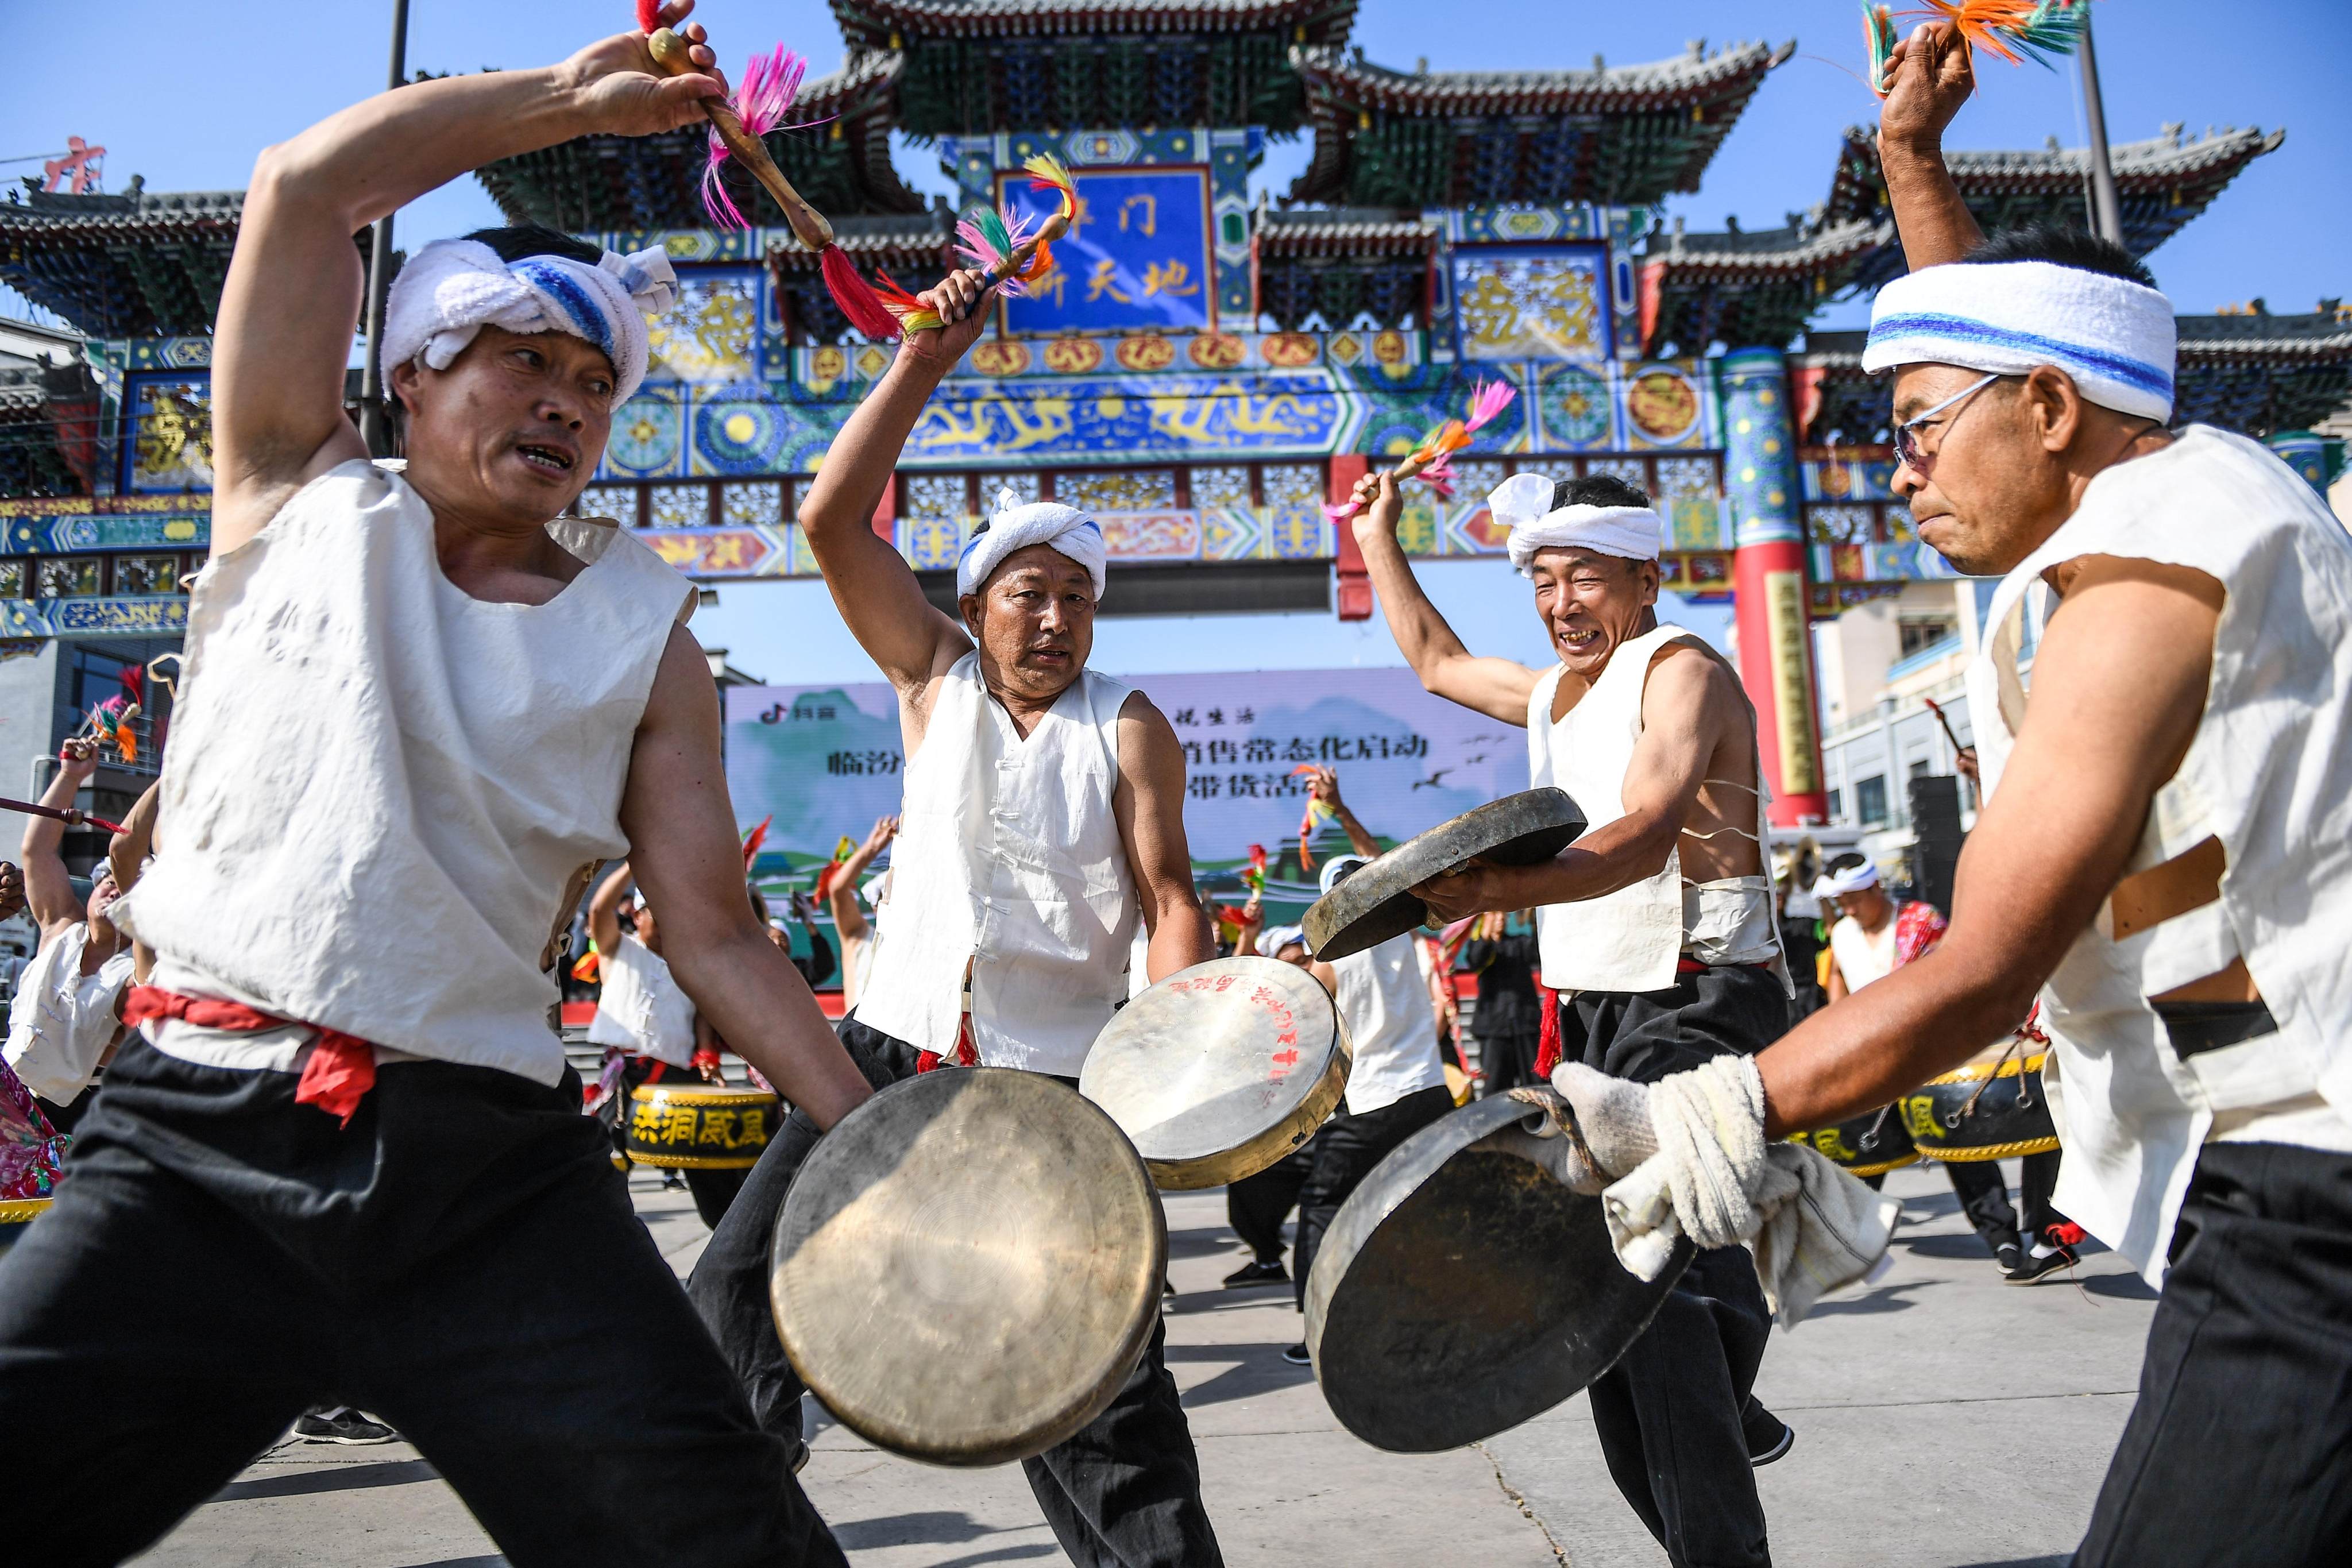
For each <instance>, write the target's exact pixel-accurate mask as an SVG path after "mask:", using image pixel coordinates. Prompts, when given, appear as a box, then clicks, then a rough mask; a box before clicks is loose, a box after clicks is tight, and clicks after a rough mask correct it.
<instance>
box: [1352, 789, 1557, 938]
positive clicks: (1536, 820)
mask: <svg viewBox="0 0 2352 1568" xmlns="http://www.w3.org/2000/svg"><path fill="white" fill-rule="evenodd" d="M1583 834H1584V813H1583V812H1582V811H1580V810H1579V809H1578V808H1577V805H1576V802H1574V801H1572V800H1570V798H1569V797H1568V792H1567V791H1566V790H1561V789H1553V788H1551V787H1549V786H1546V787H1545V788H1542V789H1530V790H1522V791H1520V792H1519V793H1518V794H1517V795H1505V796H1504V797H1503V798H1502V799H1500V800H1496V801H1489V802H1487V803H1486V805H1481V806H1476V807H1474V808H1473V809H1471V810H1469V811H1465V812H1464V813H1463V814H1462V815H1461V816H1457V817H1455V818H1454V819H1453V820H1452V821H1450V822H1441V823H1439V824H1438V825H1437V826H1434V827H1433V828H1431V829H1430V830H1429V831H1428V832H1426V833H1423V834H1421V835H1419V836H1418V837H1412V838H1408V839H1406V840H1405V841H1404V842H1403V843H1402V844H1400V845H1398V846H1397V847H1395V848H1393V849H1391V850H1390V851H1389V852H1388V853H1387V854H1385V855H1382V856H1381V857H1380V858H1378V859H1376V860H1374V861H1373V862H1372V863H1371V864H1370V865H1369V866H1365V867H1361V868H1359V869H1358V870H1357V871H1356V873H1355V875H1353V876H1351V877H1349V879H1347V880H1345V881H1343V882H1341V883H1340V884H1339V886H1338V887H1336V888H1334V889H1331V890H1330V891H1329V892H1328V893H1326V894H1324V895H1323V896H1322V897H1321V898H1319V899H1318V900H1315V902H1314V904H1313V905H1312V906H1310V907H1309V908H1308V909H1307V918H1306V926H1307V945H1308V947H1310V948H1311V949H1313V950H1314V953H1315V956H1316V957H1318V958H1319V959H1322V960H1323V961H1324V962H1326V963H1329V962H1330V961H1332V960H1334V959H1339V958H1345V957H1347V956H1348V955H1349V953H1351V952H1363V951H1364V950H1365V949H1367V948H1371V947H1377V946H1379V945H1380V944H1381V942H1386V941H1388V940H1389V938H1391V937H1392V936H1402V935H1403V934H1404V933H1405V932H1406V931H1412V929H1414V928H1415V927H1416V926H1419V925H1421V924H1422V923H1423V922H1424V921H1427V920H1428V919H1429V906H1428V905H1426V904H1424V903H1423V902H1422V901H1421V900H1420V898H1419V897H1418V896H1417V895H1416V894H1415V893H1414V892H1413V891H1412V889H1415V888H1417V887H1419V886H1420V885H1421V884H1422V883H1423V882H1426V881H1428V880H1429V879H1431V878H1433V877H1436V876H1439V875H1441V874H1443V873H1444V872H1447V871H1451V870H1453V869H1454V868H1456V867H1459V866H1466V865H1468V864H1469V863H1470V862H1471V861H1473V860H1476V859H1480V858H1485V859H1487V860H1491V861H1493V862H1495V863H1496V864H1497V865H1501V866H1533V865H1536V864H1538V862H1540V861H1544V860H1549V859H1550V858H1552V857H1553V856H1555V855H1557V854H1559V852H1560V851H1561V850H1563V849H1565V848H1567V847H1569V846H1570V844H1573V843H1575V842H1576V840H1577V839H1579V838H1580V837H1583Z"/></svg>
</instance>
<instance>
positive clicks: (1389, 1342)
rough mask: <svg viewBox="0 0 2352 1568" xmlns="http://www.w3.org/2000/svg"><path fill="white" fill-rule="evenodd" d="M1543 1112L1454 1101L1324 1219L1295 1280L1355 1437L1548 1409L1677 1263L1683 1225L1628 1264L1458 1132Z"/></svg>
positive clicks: (1510, 1103)
mask: <svg viewBox="0 0 2352 1568" xmlns="http://www.w3.org/2000/svg"><path fill="white" fill-rule="evenodd" d="M1358 875H1359V876H1360V875H1362V873H1361V872H1359V873H1358ZM1535 1092H1537V1093H1538V1094H1540V1095H1542V1096H1544V1097H1546V1098H1547V1100H1548V1101H1549V1103H1550V1104H1552V1105H1554V1106H1556V1107H1558V1109H1559V1113H1560V1114H1566V1107H1565V1105H1564V1104H1563V1103H1561V1102H1560V1101H1559V1100H1557V1098H1556V1097H1552V1096H1550V1091H1549V1090H1538V1091H1535ZM1544 1115H1545V1112H1544V1111H1542V1110H1537V1109H1535V1108H1533V1107H1530V1106H1529V1105H1528V1104H1526V1103H1524V1102H1522V1101H1520V1100H1514V1099H1512V1098H1510V1097H1509V1096H1506V1095H1497V1096H1496V1097H1494V1098H1493V1099H1489V1100H1478V1101H1476V1102H1475V1104H1471V1105H1467V1106H1465V1107H1464V1108H1463V1109H1461V1110H1457V1111H1455V1112H1454V1113H1453V1114H1452V1115H1451V1116H1448V1117H1446V1118H1445V1119H1444V1121H1438V1122H1435V1123H1433V1124H1432V1125H1430V1126H1428V1127H1424V1128H1423V1129H1422V1130H1421V1131H1419V1132H1416V1133H1414V1134H1413V1135H1412V1137H1411V1138H1408V1139H1406V1140H1405V1141H1404V1142H1402V1143H1401V1144H1399V1145H1398V1146H1397V1148H1396V1151H1395V1152H1393V1153H1391V1154H1390V1155H1389V1157H1388V1158H1387V1159H1385V1160H1383V1161H1381V1163H1380V1164H1379V1165H1378V1166H1376V1167H1374V1168H1373V1171H1372V1173H1371V1174H1370V1176H1368V1177H1366V1178H1365V1180H1364V1184H1362V1185H1361V1186H1360V1187H1358V1188H1357V1189H1356V1191H1355V1193H1354V1194H1353V1195H1352V1196H1350V1197H1349V1199H1348V1201H1347V1203H1345V1204H1344V1205H1341V1206H1340V1209H1339V1215H1338V1216H1337V1217H1336V1218H1334V1219H1333V1221H1332V1222H1331V1228H1330V1230H1329V1231H1328V1232H1327V1233H1326V1234H1325V1236H1324V1237H1323V1245H1322V1248H1321V1250H1319V1251H1318V1253H1317V1254H1316V1256H1315V1267H1314V1268H1313V1269H1312V1270H1311V1271H1310V1272H1309V1273H1308V1275H1307V1351H1308V1352H1309V1353H1310V1354H1311V1355H1312V1356H1313V1358H1314V1362H1315V1377H1316V1381H1317V1382H1318V1383H1320V1384H1322V1385H1323V1396H1324V1398H1325V1399H1326V1400H1328V1402H1329V1404H1330V1406H1331V1411H1332V1414H1333V1415H1337V1416H1339V1420H1340V1423H1341V1424H1342V1425H1344V1426H1346V1427H1347V1428H1348V1430H1349V1431H1350V1432H1353V1433H1354V1434H1356V1436H1359V1437H1361V1438H1362V1439H1363V1440H1364V1441H1366V1442H1367V1443H1370V1444H1372V1445H1373V1446H1374V1447H1381V1448H1387V1449H1391V1450H1392V1451H1395V1452H1398V1453H1409V1454H1418V1453H1433V1452H1435V1451H1436V1450H1438V1449H1441V1448H1452V1447H1460V1446H1461V1445H1463V1444H1465V1443H1474V1442H1476V1441H1477V1440H1478V1439H1479V1438H1482V1437H1488V1436H1493V1435H1494V1434H1496V1433H1497V1432H1500V1431H1503V1430H1505V1429H1506V1428H1507V1427H1511V1426H1517V1425H1518V1424H1519V1423H1520V1422H1522V1421H1525V1420H1527V1419H1528V1417H1529V1416H1531V1415H1539V1414H1541V1413H1542V1412H1543V1411H1546V1410H1549V1409H1550V1408H1551V1407H1552V1406H1553V1405H1557V1404H1559V1402H1560V1401H1561V1400H1563V1399H1566V1398H1568V1397H1569V1396H1570V1394H1575V1393H1576V1392H1577V1391H1578V1390H1580V1389H1581V1388H1584V1387H1585V1386H1586V1385H1588V1384H1591V1382H1592V1380H1593V1379H1594V1378H1596V1377H1599V1376H1600V1375H1601V1373H1604V1372H1606V1371H1608V1370H1609V1368H1610V1367H1611V1366H1612V1365H1614V1364H1615V1363H1616V1361H1617V1358H1618V1357H1619V1356H1622V1355H1623V1354H1624V1353H1625V1351H1626V1349H1627V1348H1628V1347H1629V1346H1631V1345H1632V1344H1633V1342H1634V1341H1635V1340H1636V1339H1638V1338H1639V1337H1640V1336H1641V1333H1642V1331H1643V1329H1644V1328H1646V1327H1647V1326H1648V1324H1649V1321H1650V1319H1651V1318H1652V1316H1654V1314H1655V1313H1656V1311H1657V1310H1658V1305H1659V1303H1660V1302H1662V1301H1664V1300H1665V1297H1666V1292H1667V1291H1669V1290H1671V1289H1673V1288H1674V1284H1675V1280H1676V1279H1679V1278H1680V1277H1681V1275H1682V1271H1683V1268H1684V1267H1685V1265H1686V1264H1687V1263H1688V1262H1689V1261H1690V1256H1691V1245H1690V1243H1689V1241H1688V1240H1684V1241H1682V1242H1680V1243H1679V1244H1678V1245H1677V1247H1676V1248H1675V1257H1674V1258H1673V1260H1672V1261H1670V1262H1669V1263H1668V1264H1667V1266H1666V1268H1665V1269H1664V1272H1662V1273H1661V1274H1660V1275H1659V1276H1658V1278H1657V1279H1654V1280H1651V1281H1648V1282H1647V1283H1644V1282H1643V1281H1642V1280H1640V1279H1635V1278H1634V1277H1633V1275H1631V1274H1629V1273H1627V1272H1626V1271H1625V1268H1624V1266H1623V1265H1622V1264H1620V1263H1619V1262H1618V1261H1617V1255H1616V1253H1615V1252H1614V1251H1613V1250H1612V1248H1611V1247H1610V1245H1609V1230H1608V1226H1607V1224H1606V1222H1605V1221H1604V1220H1603V1219H1602V1218H1601V1200H1600V1199H1599V1198H1597V1197H1584V1196H1581V1195H1580V1194H1576V1193H1572V1192H1570V1191H1569V1190H1568V1189H1567V1188H1566V1187H1564V1186H1562V1185H1560V1184H1559V1183H1558V1182H1557V1181H1555V1180H1553V1179H1552V1177H1551V1176H1550V1175H1549V1173H1546V1172H1545V1171H1543V1170H1542V1169H1541V1168H1540V1167H1538V1166H1537V1165H1536V1164H1535V1163H1532V1162H1531V1161H1528V1160H1527V1159H1524V1158H1522V1157H1520V1156H1519V1155H1517V1154H1513V1153H1507V1152H1492V1151H1488V1150H1484V1149H1476V1148H1474V1147H1473V1145H1475V1144H1476V1143H1478V1142H1481V1141H1482V1140H1484V1139H1486V1138H1487V1137H1488V1136H1490V1135H1491V1134H1493V1133H1495V1132H1496V1131H1501V1130H1502V1129H1504V1128H1507V1127H1508V1126H1510V1125H1511V1124H1512V1123H1513V1122H1515V1121H1526V1122H1528V1124H1529V1125H1534V1124H1535V1123H1537V1122H1539V1121H1541V1119H1542V1118H1543V1116H1544Z"/></svg>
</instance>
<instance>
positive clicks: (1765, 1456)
mask: <svg viewBox="0 0 2352 1568" xmlns="http://www.w3.org/2000/svg"><path fill="white" fill-rule="evenodd" d="M1739 1433H1740V1436H1743V1437H1745V1438H1747V1439H1748V1463H1749V1464H1750V1465H1755V1466H1759V1467H1760V1466H1764V1465H1769V1464H1770V1463H1771V1462H1772V1461H1773V1460H1775V1459H1778V1458H1781V1457H1782V1456H1784V1455H1786V1454H1787V1453H1788V1451H1789V1450H1790V1448H1793V1447H1796V1446H1797V1429H1796V1428H1795V1427H1794V1426H1790V1425H1789V1424H1788V1423H1787V1422H1786V1421H1783V1420H1781V1419H1780V1417H1779V1416H1778V1415H1773V1414H1772V1413H1771V1412H1770V1411H1769V1410H1767V1409H1765V1408H1764V1406H1763V1405H1760V1404H1759V1403H1757V1400H1756V1397H1755V1396H1754V1395H1753V1394H1750V1395H1749V1396H1748V1408H1747V1409H1746V1410H1743V1411H1742V1412H1740V1415H1739Z"/></svg>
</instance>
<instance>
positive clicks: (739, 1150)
mask: <svg viewBox="0 0 2352 1568" xmlns="http://www.w3.org/2000/svg"><path fill="white" fill-rule="evenodd" d="M782 1116H783V1102H782V1100H778V1099H777V1098H776V1097H775V1096H774V1095H772V1094H770V1093H768V1092H767V1091H766V1090H764V1089H722V1088H720V1087H719V1086H718V1085H716V1084H705V1083H696V1082H693V1081H691V1080H688V1081H684V1082H679V1083H675V1084H671V1083H641V1084H639V1085H638V1086H637V1088H636V1091H635V1093H634V1094H632V1095H630V1096H629V1116H628V1121H626V1122H625V1123H624V1124H623V1127H622V1132H621V1144H622V1148H623V1149H624V1151H625V1152H626V1153H627V1154H628V1156H629V1158H630V1159H631V1160H634V1161H635V1162H636V1163H638V1164H640V1165H654V1166H657V1167H661V1168H664V1169H667V1170H677V1171H748V1170H750V1169H751V1167H752V1166H754V1165H756V1164H758V1163H760V1152H761V1150H763V1149H765V1148H766V1147H767V1146H768V1138H769V1135H770V1134H771V1133H772V1132H774V1131H775V1130H776V1124H777V1122H778V1121H780V1120H781V1119H782Z"/></svg>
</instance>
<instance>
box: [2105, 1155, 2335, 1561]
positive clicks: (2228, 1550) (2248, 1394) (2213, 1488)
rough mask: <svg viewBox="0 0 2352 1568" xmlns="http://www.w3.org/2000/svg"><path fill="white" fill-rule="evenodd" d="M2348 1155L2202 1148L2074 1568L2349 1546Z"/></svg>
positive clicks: (2290, 1555) (2323, 1555)
mask: <svg viewBox="0 0 2352 1568" xmlns="http://www.w3.org/2000/svg"><path fill="white" fill-rule="evenodd" d="M2347 1301H2352V1155H2344V1154H2331V1153H2325V1152H2320V1151H2318V1150H2315V1149H2300V1148H2291V1147H2288V1146H2287V1145H2285V1144H2280V1143H2208V1144H2206V1145H2205V1147H2204V1149H2203V1150H2202V1151H2201V1152H2200V1154H2199V1156H2198V1160H2197V1173H2196V1175H2195V1176H2194V1177H2193V1178H2191V1180H2190V1182H2189V1192H2188V1195H2187V1197H2186V1199H2185V1200H2184V1201H2183V1203H2182V1205H2181V1209H2180V1222H2179V1227H2178V1228H2177V1229H2176V1230H2175V1231H2174V1232H2173V1237H2172V1254H2171V1265H2170V1269H2169V1271H2168V1273H2167V1274H2166V1275H2165V1279H2164V1294H2163V1295H2162V1297H2161V1298H2159V1299H2158V1301H2157V1304H2156V1317H2155V1321H2152V1322H2151V1323H2150V1324H2149V1325H2148V1331H2147V1357H2146V1359H2145V1360H2144V1361H2143V1362H2142V1363H2141V1364H2140V1374H2139V1402H2138V1403H2137V1405H2134V1406H2133V1407H2132V1414H2131V1420H2130V1421H2129V1423H2127V1424H2126V1426H2125V1427H2124V1435H2123V1440H2122V1441H2121V1442H2120V1443H2118V1444H2117V1445H2116V1457H2115V1458H2114V1460H2113V1461H2112V1462H2111V1463H2110V1464H2109V1465H2108V1467H2107V1479H2106V1482H2105V1485H2104V1486H2102V1487H2101V1488H2100V1489H2099V1500H2098V1505H2097V1507H2096V1508H2095V1509H2094V1510H2093V1511H2092V1514H2091V1529H2090V1533H2089V1534H2088V1535H2087V1536H2085V1537H2084V1541H2083V1545H2082V1549H2081V1550H2080V1551H2078V1552H2075V1554H2074V1563H2075V1565H2076V1568H2124V1565H2126V1564H2128V1565H2130V1568H2173V1565H2175V1564H2179V1565H2180V1568H2189V1565H2190V1564H2195V1565H2196V1568H2258V1565H2259V1568H2320V1565H2321V1564H2333V1563H2342V1562H2344V1561H2345V1557H2346V1553H2347V1543H2352V1321H2347V1314H2346V1310H2345V1308H2346V1303H2347Z"/></svg>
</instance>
